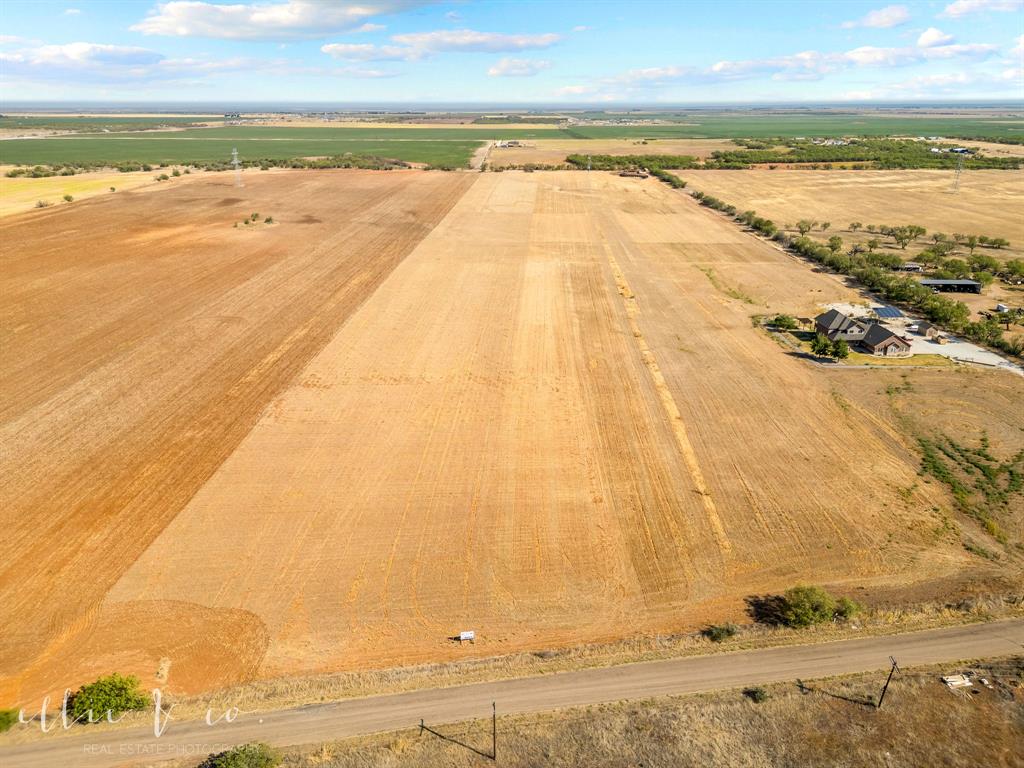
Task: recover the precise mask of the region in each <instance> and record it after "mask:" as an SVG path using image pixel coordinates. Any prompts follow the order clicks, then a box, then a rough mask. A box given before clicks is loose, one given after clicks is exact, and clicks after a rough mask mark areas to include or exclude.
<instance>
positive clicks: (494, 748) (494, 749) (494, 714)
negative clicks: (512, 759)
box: [491, 701, 498, 761]
mask: <svg viewBox="0 0 1024 768" xmlns="http://www.w3.org/2000/svg"><path fill="white" fill-rule="evenodd" d="M497 759H498V705H497V703H496V702H493V701H492V702H491V760H495V761H496V760H497Z"/></svg>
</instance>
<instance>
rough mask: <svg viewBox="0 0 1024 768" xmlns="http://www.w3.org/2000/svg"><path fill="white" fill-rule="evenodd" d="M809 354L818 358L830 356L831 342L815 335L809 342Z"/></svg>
mask: <svg viewBox="0 0 1024 768" xmlns="http://www.w3.org/2000/svg"><path fill="white" fill-rule="evenodd" d="M811 352H813V353H814V354H815V355H818V356H819V357H831V356H832V342H831V341H829V340H828V337H827V336H825V335H824V334H821V333H819V334H817V335H816V336H815V337H814V339H813V340H812V341H811Z"/></svg>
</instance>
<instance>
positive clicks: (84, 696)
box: [69, 672, 150, 723]
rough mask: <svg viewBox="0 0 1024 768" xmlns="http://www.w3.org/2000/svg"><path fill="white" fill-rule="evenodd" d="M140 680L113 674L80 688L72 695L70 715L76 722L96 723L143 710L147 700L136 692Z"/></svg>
mask: <svg viewBox="0 0 1024 768" xmlns="http://www.w3.org/2000/svg"><path fill="white" fill-rule="evenodd" d="M138 687H139V679H138V678H137V677H135V676H133V675H127V676H126V675H119V674H117V673H116V672H115V673H114V674H112V675H107V676H106V677H101V678H100V679H99V680H97V681H96V682H94V683H89V685H83V686H82V687H81V688H79V689H78V690H77V691H75V693H74V694H73V695H72V697H71V700H70V702H69V703H70V710H71V714H72V715H73V716H74V717H75V719H76V720H78V721H79V722H83V723H84V722H89V719H90V716H91V718H92V721H93V722H98V721H99V720H102V719H103V718H105V717H107V715H108V713H110V717H112V718H113V717H117V716H118V715H120V714H121V713H122V712H131V711H133V710H136V709H145V708H146V707H148V706H149V703H150V702H149V697H148V696H146V694H144V693H141V692H140V691H139V690H138Z"/></svg>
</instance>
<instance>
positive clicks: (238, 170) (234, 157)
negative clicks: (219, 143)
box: [231, 147, 242, 187]
mask: <svg viewBox="0 0 1024 768" xmlns="http://www.w3.org/2000/svg"><path fill="white" fill-rule="evenodd" d="M231 164H232V165H233V166H235V186H236V187H240V186H242V165H241V163H239V162H238V147H232V149H231Z"/></svg>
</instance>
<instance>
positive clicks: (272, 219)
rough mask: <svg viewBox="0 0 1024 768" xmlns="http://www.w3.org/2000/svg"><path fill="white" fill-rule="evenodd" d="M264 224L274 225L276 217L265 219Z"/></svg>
mask: <svg viewBox="0 0 1024 768" xmlns="http://www.w3.org/2000/svg"><path fill="white" fill-rule="evenodd" d="M263 223H264V224H273V223H274V217H273V216H267V218H265V219H264V220H263Z"/></svg>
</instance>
